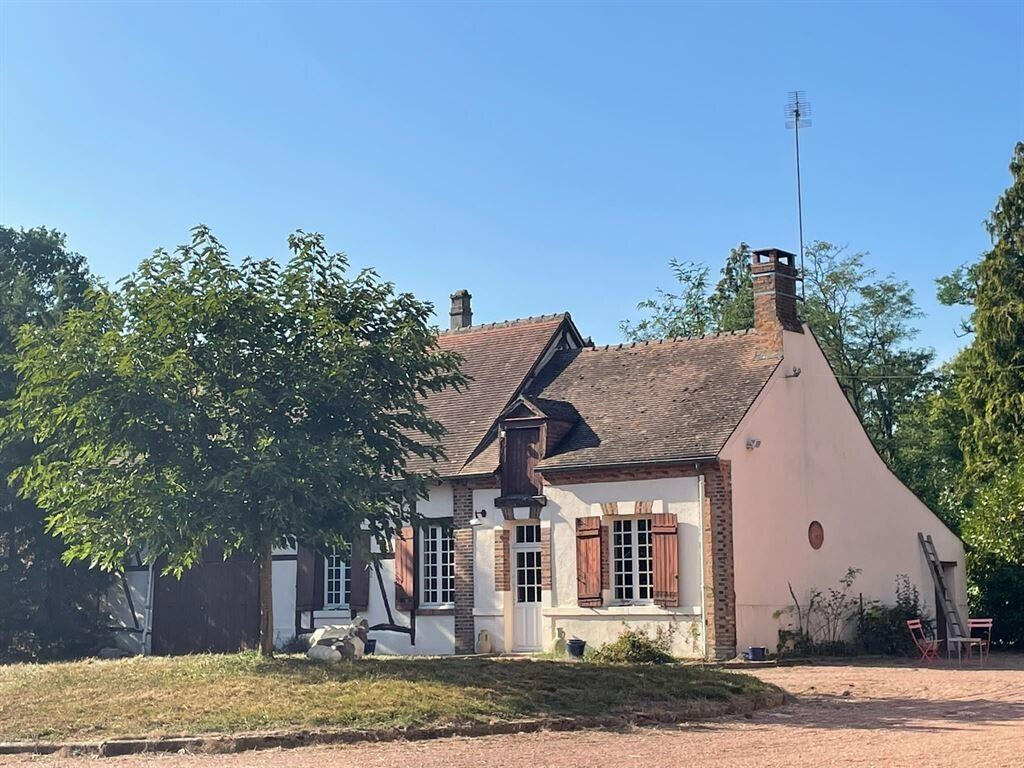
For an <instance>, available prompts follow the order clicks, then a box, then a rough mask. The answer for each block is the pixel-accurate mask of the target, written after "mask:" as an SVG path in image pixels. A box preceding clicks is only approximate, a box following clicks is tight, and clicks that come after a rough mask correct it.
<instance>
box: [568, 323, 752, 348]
mask: <svg viewBox="0 0 1024 768" xmlns="http://www.w3.org/2000/svg"><path fill="white" fill-rule="evenodd" d="M753 333H754V329H753V328H741V329H740V330H738V331H718V332H716V333H703V334H700V335H694V336H670V337H668V338H660V339H646V340H644V341H632V342H630V341H623V342H621V343H618V344H596V345H594V346H592V347H582V348H581V349H585V350H589V351H592V352H603V351H606V350H620V349H632V348H634V347H650V346H655V345H658V344H682V343H685V342H688V341H703V340H706V339H719V338H724V337H726V336H748V335H751V334H753Z"/></svg>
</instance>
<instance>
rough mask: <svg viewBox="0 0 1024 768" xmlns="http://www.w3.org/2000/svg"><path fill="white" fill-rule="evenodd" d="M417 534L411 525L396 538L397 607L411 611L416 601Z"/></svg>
mask: <svg viewBox="0 0 1024 768" xmlns="http://www.w3.org/2000/svg"><path fill="white" fill-rule="evenodd" d="M415 551H416V534H415V531H414V530H413V528H412V526H411V525H407V526H405V527H404V528H403V529H402V532H401V534H400V535H399V536H397V537H396V538H395V607H397V608H398V610H400V611H410V610H412V607H413V605H414V602H415V597H416V585H415V576H414V574H415V573H416V557H415Z"/></svg>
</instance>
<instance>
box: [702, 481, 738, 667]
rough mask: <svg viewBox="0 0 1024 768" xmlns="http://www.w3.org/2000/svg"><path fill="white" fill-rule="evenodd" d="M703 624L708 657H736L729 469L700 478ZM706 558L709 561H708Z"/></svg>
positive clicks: (734, 588)
mask: <svg viewBox="0 0 1024 768" xmlns="http://www.w3.org/2000/svg"><path fill="white" fill-rule="evenodd" d="M704 496H705V499H704V622H705V631H706V632H707V642H708V651H709V653H712V654H714V657H715V658H716V659H731V658H732V657H734V656H735V655H736V587H735V567H734V562H733V548H732V468H731V466H730V463H729V462H728V461H721V462H719V464H718V467H717V468H715V469H709V470H708V471H707V472H705V474H704ZM709 555H710V557H709Z"/></svg>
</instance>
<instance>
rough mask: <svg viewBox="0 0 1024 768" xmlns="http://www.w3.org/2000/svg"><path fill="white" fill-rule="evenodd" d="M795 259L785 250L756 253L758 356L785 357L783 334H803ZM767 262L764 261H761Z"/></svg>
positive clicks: (755, 302) (752, 265) (755, 288)
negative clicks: (797, 306) (799, 314)
mask: <svg viewBox="0 0 1024 768" xmlns="http://www.w3.org/2000/svg"><path fill="white" fill-rule="evenodd" d="M795 258H796V257H795V256H794V255H793V254H791V253H786V252H785V251H767V252H763V253H761V254H757V253H755V255H754V262H753V263H752V264H751V265H750V273H751V278H752V280H753V288H754V330H755V331H756V333H757V337H758V342H759V343H758V354H759V355H761V356H763V357H781V356H782V332H783V331H784V330H786V331H795V332H796V333H803V326H802V325H801V324H800V319H799V317H798V316H797V308H796V303H797V298H796V278H797V270H796V266H795V264H793V263H792V262H793V261H794V260H795ZM761 259H763V261H762V260H761Z"/></svg>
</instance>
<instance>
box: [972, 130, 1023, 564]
mask: <svg viewBox="0 0 1024 768" xmlns="http://www.w3.org/2000/svg"><path fill="white" fill-rule="evenodd" d="M1010 173H1011V175H1012V177H1013V181H1012V183H1011V185H1010V186H1009V187H1008V188H1007V189H1006V191H1005V192H1004V193H1003V195H1002V197H1001V198H1000V199H999V201H998V202H997V203H996V207H995V208H994V209H993V211H992V213H991V215H990V216H989V219H988V222H987V227H988V232H989V236H990V237H991V238H992V249H991V250H990V251H989V252H988V253H987V254H985V255H984V256H983V257H982V259H981V261H980V262H979V263H978V264H976V265H975V266H973V267H971V268H970V269H969V270H968V274H969V275H970V280H969V285H970V286H971V288H970V292H969V293H968V294H967V295H968V296H971V295H972V294H973V299H974V302H973V303H974V310H973V312H972V314H971V317H970V321H969V322H970V325H971V327H973V329H974V339H973V341H972V342H971V345H970V346H969V347H968V348H967V349H965V350H964V352H963V353H962V358H963V360H962V363H963V367H964V369H965V370H966V371H968V372H969V373H968V374H967V375H964V376H961V377H960V378H959V380H958V390H959V393H960V398H961V401H962V405H963V409H964V413H965V415H966V419H967V423H966V425H965V427H964V430H963V433H962V439H961V445H962V447H963V451H964V466H965V480H966V481H967V482H969V483H975V482H983V481H985V480H986V479H988V478H990V477H993V476H994V475H995V474H996V473H997V472H999V471H1000V470H1001V469H1002V468H1003V467H1005V466H1007V465H1009V464H1010V463H1012V462H1014V461H1019V460H1020V457H1021V450H1022V447H1024V143H1018V144H1017V146H1016V148H1015V150H1014V156H1013V159H1012V160H1011V162H1010ZM1022 562H1024V558H1022Z"/></svg>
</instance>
